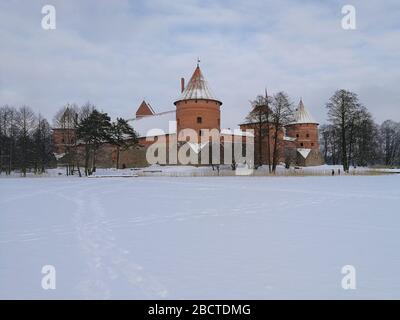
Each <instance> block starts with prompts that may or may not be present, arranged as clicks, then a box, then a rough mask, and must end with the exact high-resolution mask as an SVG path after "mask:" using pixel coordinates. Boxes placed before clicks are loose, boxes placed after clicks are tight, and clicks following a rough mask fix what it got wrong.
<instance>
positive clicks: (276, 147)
mask: <svg viewBox="0 0 400 320" xmlns="http://www.w3.org/2000/svg"><path fill="white" fill-rule="evenodd" d="M271 111H272V113H271V115H272V117H271V125H272V128H273V152H272V172H273V173H275V172H276V166H277V164H278V160H279V156H280V154H281V152H282V147H283V146H281V145H280V140H279V133H281V132H282V130H283V128H284V127H285V126H286V125H287V124H289V123H290V122H292V121H293V111H292V103H291V102H290V100H289V96H288V95H287V94H286V93H285V92H278V93H277V94H275V95H274V96H273V99H272V103H271Z"/></svg>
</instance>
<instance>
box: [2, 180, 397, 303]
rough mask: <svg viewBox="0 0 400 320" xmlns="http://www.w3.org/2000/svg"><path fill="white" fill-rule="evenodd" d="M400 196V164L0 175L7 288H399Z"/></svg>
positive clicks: (80, 291)
mask: <svg viewBox="0 0 400 320" xmlns="http://www.w3.org/2000/svg"><path fill="white" fill-rule="evenodd" d="M399 207H400V176H399V175H385V176H349V177H344V176H335V177H277V178H274V177H208V178H207V177H203V178H190V177H184V178H168V177H159V178H156V177H153V178H151V177H150V178H148V177H145V178H143V177H141V178H103V179H86V178H81V179H80V178H76V177H73V178H66V177H49V178H26V179H22V178H1V179H0V298H3V299H4V298H39V299H42V298H49V299H51V298H78V299H80V298H95V299H97V298H99V299H108V298H111V299H112V298H133V299H135V298H140V299H153V298H154V299H164V298H165V299H169V298H171V299H184V298H186V299H197V298H208V299H214V298H221V299H231V298H232V299H234V298H255V299H268V298H400V250H399V248H400V232H399V231H400V210H399ZM44 265H52V266H54V267H55V270H56V289H55V290H44V289H43V288H42V286H41V281H42V277H43V276H44V275H43V274H42V273H41V269H42V267H43V266H44ZM344 265H353V266H354V267H355V269H356V283H357V287H356V290H344V289H343V288H342V286H341V281H342V278H343V276H344V275H343V274H342V273H341V268H342V267H343V266H344Z"/></svg>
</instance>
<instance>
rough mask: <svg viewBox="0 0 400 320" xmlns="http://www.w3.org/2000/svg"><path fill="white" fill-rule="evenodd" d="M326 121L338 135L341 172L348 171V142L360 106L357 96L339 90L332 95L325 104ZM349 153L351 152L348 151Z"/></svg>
mask: <svg viewBox="0 0 400 320" xmlns="http://www.w3.org/2000/svg"><path fill="white" fill-rule="evenodd" d="M326 107H327V108H328V119H329V121H330V122H331V124H332V125H333V126H334V127H335V128H337V129H338V131H339V133H340V145H341V160H342V161H341V162H342V165H343V170H344V171H345V172H348V171H349V157H348V156H349V155H348V153H349V141H350V140H351V139H352V130H353V128H354V121H355V118H356V116H357V110H359V109H360V107H361V105H360V103H359V101H358V96H357V94H355V93H353V92H350V91H347V90H344V89H341V90H338V91H336V92H335V93H334V95H333V96H332V97H331V98H330V99H329V102H328V103H327V104H326ZM350 152H351V151H350Z"/></svg>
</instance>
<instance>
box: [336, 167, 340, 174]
mask: <svg viewBox="0 0 400 320" xmlns="http://www.w3.org/2000/svg"><path fill="white" fill-rule="evenodd" d="M337 174H338V175H339V176H340V168H339V169H337Z"/></svg>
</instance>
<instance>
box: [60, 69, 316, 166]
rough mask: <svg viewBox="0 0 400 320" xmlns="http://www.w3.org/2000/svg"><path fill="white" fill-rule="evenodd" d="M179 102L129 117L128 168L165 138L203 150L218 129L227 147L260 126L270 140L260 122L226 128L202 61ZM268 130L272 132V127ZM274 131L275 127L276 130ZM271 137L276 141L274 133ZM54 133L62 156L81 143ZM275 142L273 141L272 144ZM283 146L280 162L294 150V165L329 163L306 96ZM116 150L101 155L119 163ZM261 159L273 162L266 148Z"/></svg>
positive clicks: (282, 135) (124, 157)
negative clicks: (207, 135) (132, 138)
mask: <svg viewBox="0 0 400 320" xmlns="http://www.w3.org/2000/svg"><path fill="white" fill-rule="evenodd" d="M174 105H175V109H174V110H170V111H166V112H161V113H156V112H155V111H154V109H153V108H152V106H151V105H150V104H149V103H147V102H146V101H143V102H142V103H141V104H140V105H139V107H138V109H137V111H136V114H135V117H134V118H133V119H130V120H129V122H130V124H131V125H132V127H133V128H134V129H135V131H136V132H137V133H138V136H139V139H138V147H136V148H134V149H133V150H125V151H124V152H122V154H121V156H120V157H121V158H120V161H121V163H122V164H123V167H137V166H146V165H148V163H147V161H146V156H145V154H146V149H147V148H149V147H150V146H151V145H152V144H154V143H155V142H157V141H160V140H161V139H162V140H164V141H166V142H167V144H168V143H170V141H172V138H174V139H175V140H174V141H177V144H178V147H179V146H182V145H185V144H190V148H192V149H193V150H195V151H196V152H200V151H201V149H202V148H204V144H201V141H202V140H201V137H202V135H203V134H204V132H205V131H207V130H214V131H216V132H218V135H219V138H218V139H219V142H221V145H222V142H224V141H225V142H226V141H228V142H232V141H233V140H234V138H239V139H242V141H243V142H245V141H246V140H245V138H246V136H247V135H248V134H247V132H248V131H247V130H249V129H252V130H254V135H253V137H254V145H255V146H257V145H258V144H259V143H261V144H262V145H266V144H267V141H266V139H267V138H266V137H263V135H261V134H257V130H258V129H257V127H258V126H257V124H256V123H251V122H246V123H242V124H240V125H239V126H240V130H239V129H238V130H230V129H221V106H222V102H221V101H220V100H219V99H218V98H216V96H215V95H214V93H213V92H212V90H211V89H210V87H209V85H208V83H207V81H206V80H205V78H204V76H203V74H202V71H201V69H200V67H199V65H198V64H197V67H196V69H195V70H194V72H193V75H192V77H191V78H190V80H189V82H188V84H187V85H185V80H184V78H181V94H180V97H179V98H178V99H177V100H176V101H174ZM187 130H190V131H191V132H193V133H195V134H196V136H197V137H196V138H195V139H197V140H195V141H196V142H195V143H190V142H188V137H187V134H186V131H187ZM262 130H267V128H263V129H262ZM269 130H272V129H271V128H270V129H269ZM183 133H185V134H183ZM238 136H239V137H238ZM269 136H270V139H272V134H270V135H269ZM53 137H54V144H55V146H56V153H58V154H62V153H63V152H65V147H66V146H68V145H71V144H73V143H74V142H75V141H76V137H75V132H71V131H70V130H65V129H60V128H55V129H53ZM259 137H261V138H259ZM191 141H193V140H191ZM235 141H236V140H235ZM272 144H273V142H272V140H271V141H270V145H272ZM278 144H279V150H280V153H279V157H278V160H279V162H284V161H286V160H287V159H286V158H287V154H288V152H289V151H290V153H291V154H292V158H293V159H292V160H291V164H293V165H299V166H310V165H320V164H322V163H323V159H322V156H321V153H320V151H319V134H318V123H317V122H316V121H315V120H314V119H313V117H312V116H311V115H310V113H309V112H308V111H307V109H306V108H305V106H304V104H303V101H302V100H300V103H299V106H298V108H297V109H296V111H295V114H294V121H293V122H292V123H290V124H288V125H287V126H286V127H285V128H284V129H283V130H281V132H279V133H278ZM257 150H259V148H258V147H255V148H254V151H255V155H254V156H255V158H257V156H258V155H257V152H258V151H257ZM263 150H265V148H263ZM113 153H114V152H113V147H112V146H110V145H107V144H105V145H104V146H103V151H102V152H101V155H102V157H101V158H100V159H99V160H100V162H99V165H100V166H113V162H114V161H115V159H114V155H113ZM261 157H262V162H263V163H268V159H271V158H270V157H267V156H266V154H265V152H264V151H263V154H262V156H261Z"/></svg>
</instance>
